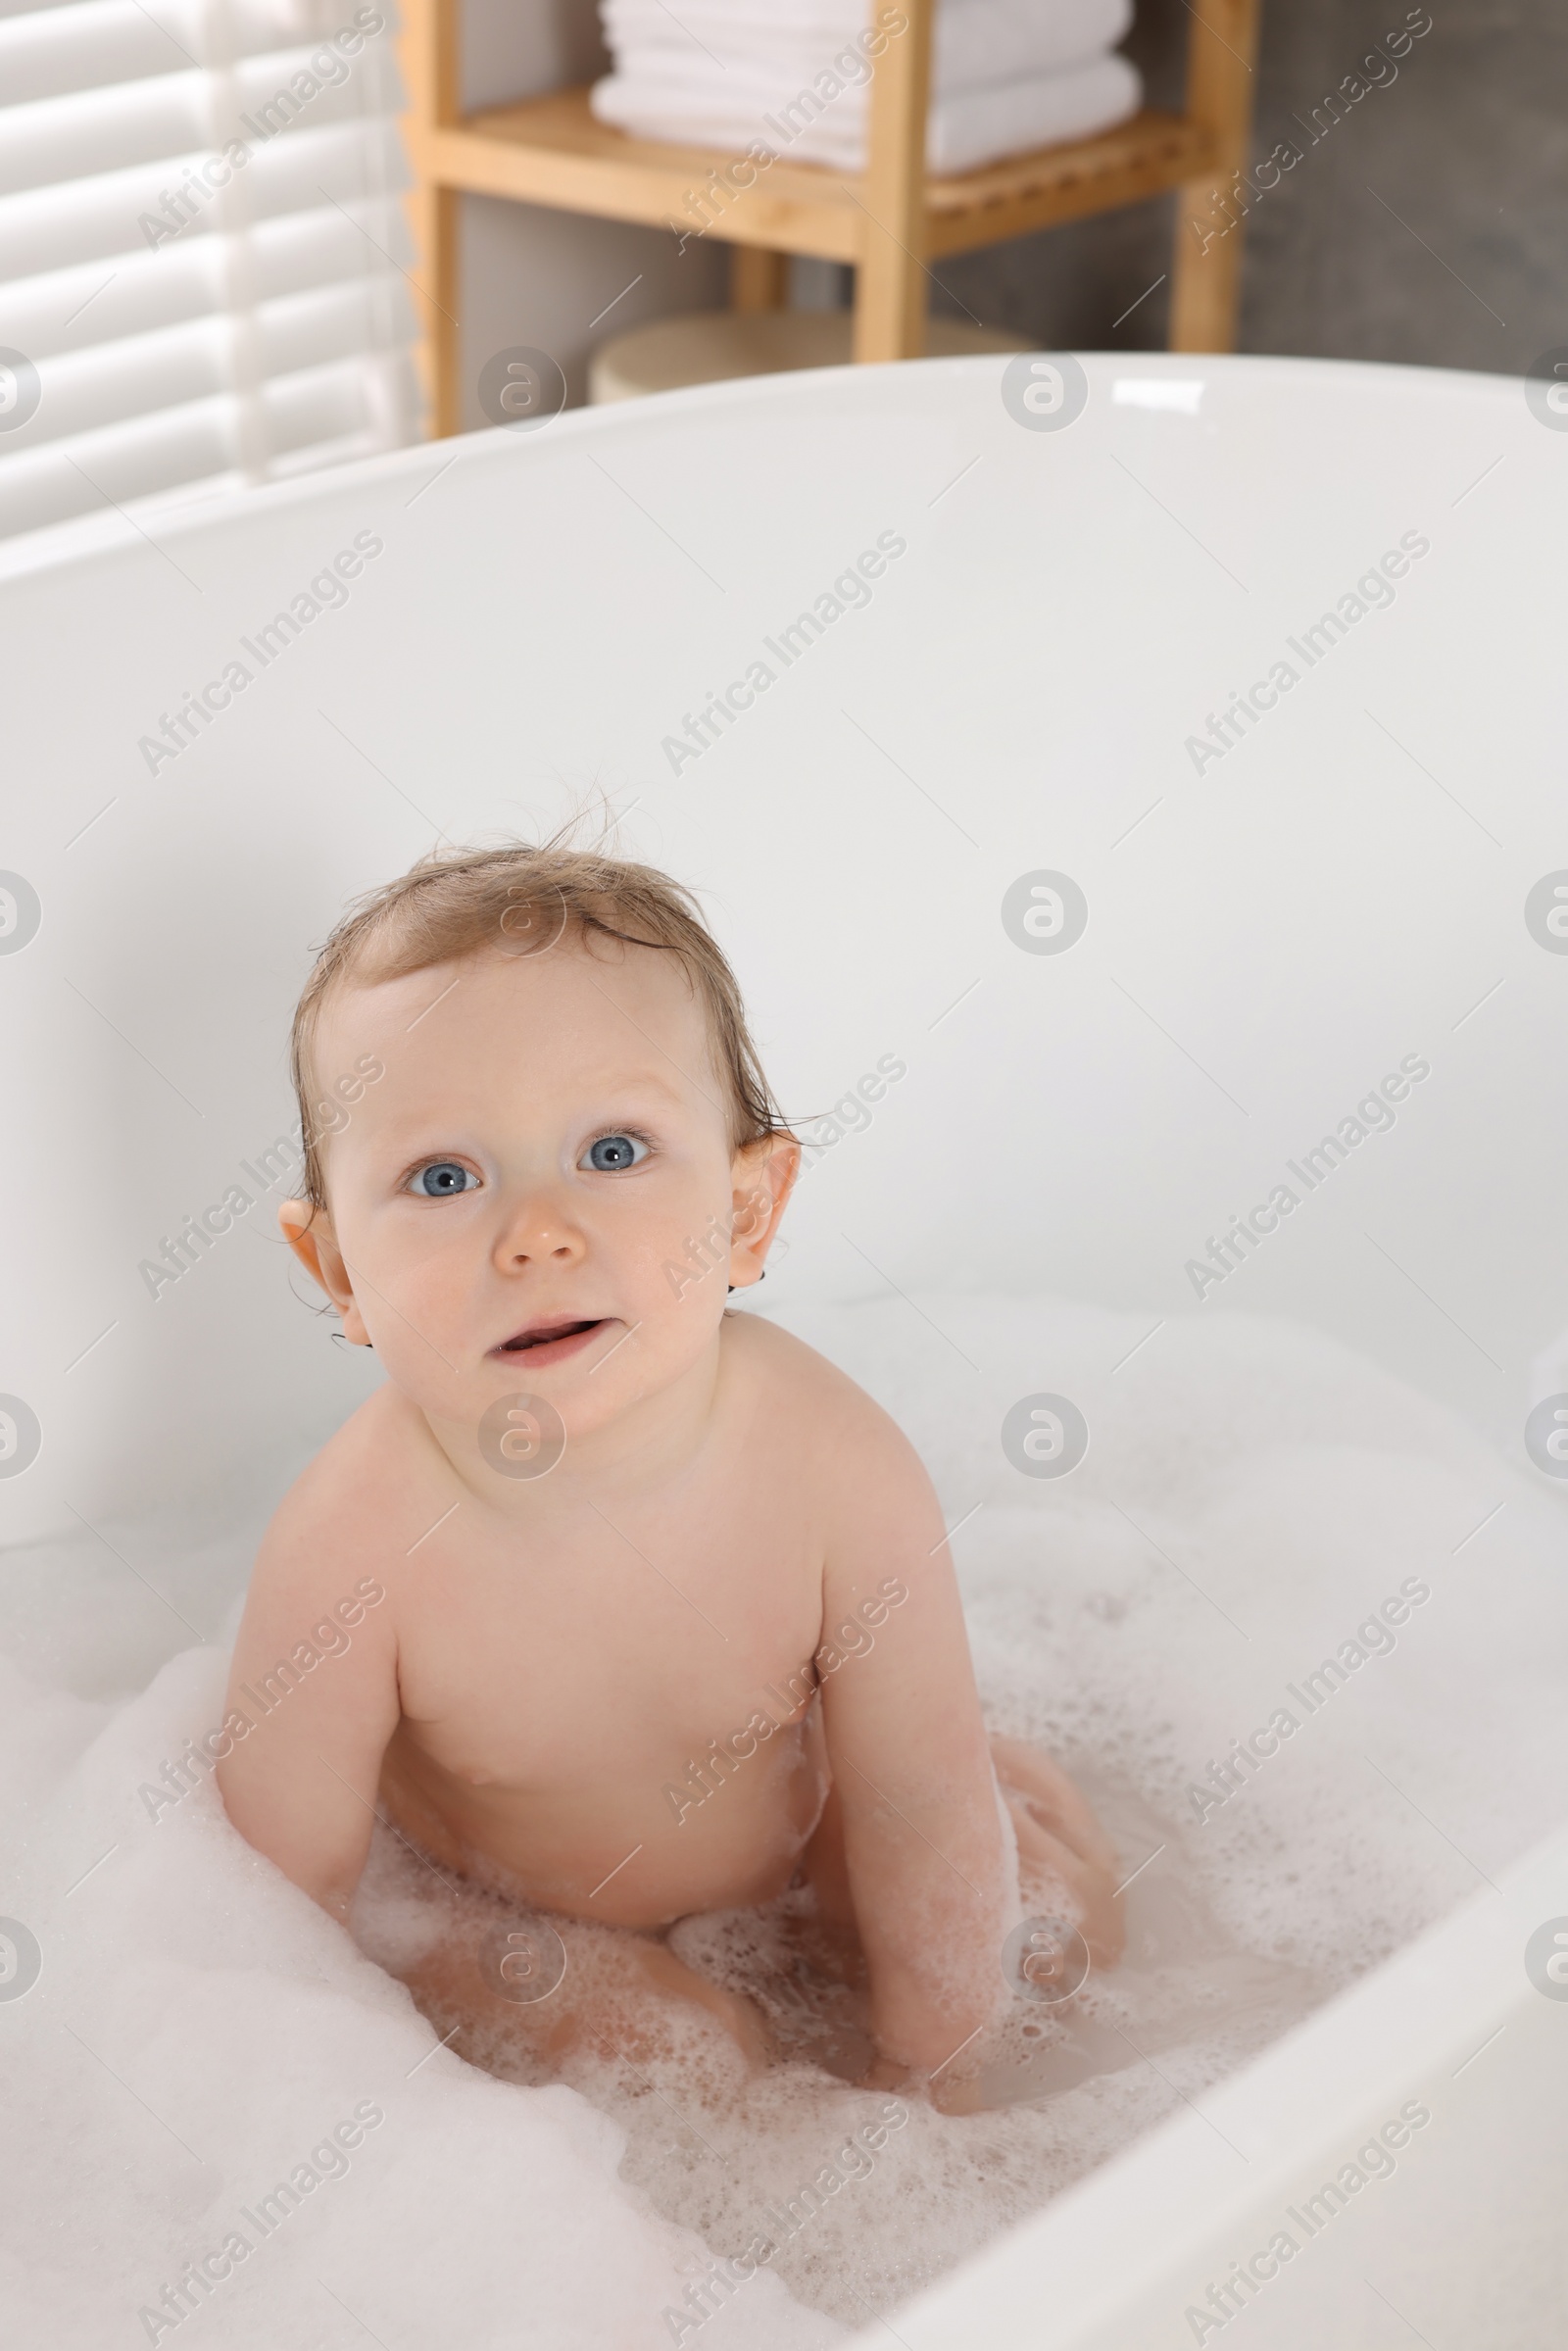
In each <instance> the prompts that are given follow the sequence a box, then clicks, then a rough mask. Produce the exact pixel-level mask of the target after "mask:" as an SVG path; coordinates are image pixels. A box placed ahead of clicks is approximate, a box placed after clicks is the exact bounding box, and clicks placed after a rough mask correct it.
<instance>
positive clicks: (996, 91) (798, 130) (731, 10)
mask: <svg viewBox="0 0 1568 2351" xmlns="http://www.w3.org/2000/svg"><path fill="white" fill-rule="evenodd" d="M1132 13H1133V7H1132V0H938V6H937V10H936V20H935V30H934V36H933V46H932V59H931V113H930V118H929V122H928V124H927V130H926V169H927V171H931V172H934V173H938V174H941V173H947V172H953V171H975V170H976V169H978V167H979V166H980V165H981V164H986V163H993V162H995V161H996V159H997V158H998V157H999V156H1004V155H1016V154H1019V153H1021V152H1024V151H1026V150H1027V149H1029V148H1031V147H1047V146H1050V145H1052V144H1053V143H1054V142H1055V141H1056V140H1058V139H1075V138H1088V137H1090V136H1092V135H1093V133H1094V132H1095V131H1097V130H1105V129H1108V128H1109V126H1110V125H1111V123H1113V122H1123V121H1125V119H1126V118H1127V116H1129V115H1132V114H1136V112H1137V111H1138V106H1139V102H1140V99H1141V97H1142V95H1143V90H1142V84H1141V82H1140V80H1139V77H1138V74H1137V72H1136V71H1135V69H1134V68H1133V67H1132V66H1130V65H1129V64H1128V62H1127V60H1126V59H1125V58H1124V57H1114V56H1112V55H1111V54H1110V52H1111V49H1112V46H1113V44H1114V43H1115V42H1117V41H1119V40H1120V39H1121V38H1122V36H1123V35H1124V34H1125V32H1126V30H1127V27H1128V25H1129V24H1131V22H1132ZM601 15H602V17H603V20H604V26H605V38H606V40H607V42H608V43H609V46H610V52H611V55H612V57H613V60H614V71H613V73H609V74H607V75H606V77H605V78H604V79H603V80H602V81H599V82H596V83H595V85H594V90H593V97H592V106H593V111H594V113H595V114H596V115H597V116H598V117H599V119H600V121H601V122H613V123H614V124H615V126H616V127H617V128H618V129H620V130H628V131H632V132H634V133H636V135H637V136H638V137H640V138H647V139H662V140H665V141H669V142H673V143H675V144H679V145H687V146H701V147H728V148H731V149H734V150H735V151H737V152H739V153H741V154H745V152H746V151H747V149H748V148H749V147H751V146H753V145H760V146H762V147H764V148H766V150H767V151H768V153H769V155H771V156H781V155H788V156H789V157H790V158H791V160H792V161H798V162H802V163H813V164H832V165H836V166H837V167H838V168H839V169H840V170H841V171H861V170H863V168H864V165H865V146H866V124H867V120H868V109H867V104H866V84H867V82H868V80H869V78H870V73H871V62H870V61H871V60H872V59H874V58H875V57H876V56H877V55H879V54H885V52H886V49H887V46H888V44H889V43H890V42H892V41H896V40H899V39H901V38H903V37H904V36H905V34H906V31H907V18H906V16H905V12H904V10H903V9H902V8H900V7H898V6H897V5H896V0H677V4H676V6H675V7H673V8H671V7H668V6H666V5H665V0H601Z"/></svg>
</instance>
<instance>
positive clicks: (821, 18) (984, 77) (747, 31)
mask: <svg viewBox="0 0 1568 2351" xmlns="http://www.w3.org/2000/svg"><path fill="white" fill-rule="evenodd" d="M600 13H601V16H602V18H603V21H604V27H605V38H606V40H607V42H608V43H609V46H610V52H611V55H612V57H613V59H614V61H615V69H616V71H617V73H639V72H640V71H641V69H642V68H643V67H644V66H647V67H648V68H649V69H650V70H651V71H654V72H659V71H662V66H663V61H664V60H665V59H666V58H667V59H668V60H670V61H671V62H672V63H673V65H675V66H676V67H678V68H679V69H681V70H682V71H684V70H685V69H686V68H688V67H690V68H695V69H697V70H703V69H706V70H707V71H708V72H710V73H711V72H714V71H716V70H718V69H719V68H722V69H724V70H726V71H728V72H734V71H737V70H740V71H743V72H744V71H745V70H746V69H748V68H750V70H751V71H752V73H765V74H766V75H767V76H768V78H769V79H772V78H774V77H775V76H776V78H777V79H779V80H780V81H785V80H790V79H792V78H793V79H794V81H795V82H796V83H797V85H799V84H800V83H801V82H808V83H809V82H810V81H811V80H812V79H813V78H814V77H815V75H816V74H818V73H821V71H822V70H823V68H824V67H827V66H831V65H832V64H833V61H834V59H835V58H836V57H837V58H844V56H845V52H846V50H847V49H849V47H850V44H851V43H852V42H854V43H858V51H859V59H860V60H863V57H864V42H863V39H861V38H860V36H862V35H863V34H864V33H865V31H866V30H867V27H868V25H869V24H870V18H871V13H872V12H871V8H870V6H869V4H868V0H680V5H679V7H678V9H677V11H676V12H675V14H673V15H672V14H671V12H670V11H669V9H668V8H666V7H665V6H664V4H663V0H603V6H602V8H601V11H600ZM1132 21H1133V0H941V5H940V6H939V7H938V8H937V11H936V18H935V24H934V26H933V31H932V43H931V87H932V89H933V90H934V91H935V92H936V93H937V94H938V95H939V96H940V97H948V96H951V94H952V93H953V92H954V91H956V90H961V89H980V88H985V87H992V88H994V87H995V86H996V85H997V84H998V83H999V82H1007V81H1013V80H1015V79H1018V78H1020V77H1024V78H1033V77H1034V76H1035V75H1037V74H1041V73H1055V72H1056V71H1057V69H1058V68H1060V67H1062V66H1075V65H1081V64H1082V63H1084V61H1085V60H1086V59H1088V58H1092V57H1098V56H1099V55H1100V54H1101V53H1102V52H1103V50H1106V49H1114V47H1115V46H1116V43H1117V42H1118V41H1119V40H1120V39H1121V38H1122V37H1123V35H1124V34H1125V33H1126V31H1127V29H1128V26H1129V25H1130V24H1132ZM840 70H841V72H843V73H846V74H848V73H862V74H863V73H864V72H865V71H866V68H865V66H864V64H863V63H862V62H858V61H857V60H856V59H855V57H854V53H853V52H852V54H851V57H850V58H849V59H847V60H846V62H845V64H844V66H843V67H841V69H840Z"/></svg>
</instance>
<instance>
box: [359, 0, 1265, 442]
mask: <svg viewBox="0 0 1568 2351" xmlns="http://www.w3.org/2000/svg"><path fill="white" fill-rule="evenodd" d="M902 5H903V7H904V10H905V13H906V15H907V18H908V20H909V24H908V30H907V32H906V33H904V34H902V35H901V36H900V37H899V38H897V39H896V40H893V41H891V42H890V43H889V44H888V46H887V48H886V49H885V50H884V51H883V54H882V56H881V57H880V58H879V59H878V60H877V62H876V66H875V69H874V72H873V76H872V82H871V110H870V126H869V142H868V145H869V159H868V163H867V168H866V170H865V171H863V172H862V173H860V174H858V175H854V174H848V173H845V172H841V171H835V170H833V169H831V168H830V167H826V166H822V165H815V164H800V163H791V162H790V161H789V160H788V158H787V157H780V158H779V160H778V161H777V162H775V163H773V164H772V165H770V166H769V167H768V169H767V170H766V171H762V172H761V173H760V174H759V176H758V178H757V180H756V182H755V184H754V185H752V186H751V187H749V188H746V189H744V190H743V191H741V192H740V193H738V194H735V195H733V196H730V197H728V198H727V199H726V201H725V204H724V207H723V210H722V212H721V213H719V214H718V216H717V218H716V219H715V220H714V221H713V224H712V225H711V227H710V228H709V229H708V231H707V233H708V235H710V236H711V237H712V238H714V239H715V240H721V241H723V242H724V243H726V244H728V245H729V246H730V247H731V251H732V269H731V300H732V303H733V305H734V307H735V308H736V309H738V310H774V309H778V308H781V307H782V306H783V304H784V302H785V299H786V270H785V264H786V260H787V257H788V256H789V255H790V254H792V253H804V254H816V255H818V256H820V257H822V258H823V259H825V260H828V261H837V262H848V263H850V264H851V265H852V266H853V267H854V269H855V271H856V302H855V356H856V358H857V360H861V361H867V360H868V361H877V360H897V359H909V358H912V357H914V356H915V355H916V354H917V353H918V352H919V351H920V350H921V349H922V348H923V337H924V329H925V315H926V295H927V287H928V283H929V280H928V278H927V275H926V271H925V269H924V267H923V266H922V265H923V264H924V263H926V262H929V261H935V260H938V259H939V258H941V257H942V256H943V255H946V254H953V253H966V252H970V251H972V250H973V249H974V248H975V247H976V246H980V245H994V244H1000V243H1001V242H1002V241H1003V240H1004V239H1005V238H1007V237H1016V236H1022V235H1024V234H1025V233H1027V232H1028V231H1029V230H1031V229H1037V228H1049V227H1053V226H1054V225H1056V224H1057V223H1059V222H1061V221H1064V220H1081V219H1083V218H1084V217H1085V215H1087V214H1090V213H1100V212H1109V211H1112V210H1114V209H1115V208H1116V207H1117V206H1119V205H1124V204H1136V203H1139V202H1141V201H1142V200H1143V199H1144V198H1145V197H1149V196H1157V195H1161V194H1164V193H1165V192H1167V191H1169V190H1174V191H1175V192H1176V195H1177V207H1176V215H1177V218H1176V237H1175V249H1174V254H1173V258H1172V263H1171V304H1170V321H1171V325H1170V348H1171V349H1172V350H1173V351H1228V350H1229V349H1230V348H1231V346H1232V344H1233V342H1234V340H1235V328H1236V305H1237V297H1238V293H1239V282H1240V262H1241V247H1242V232H1241V230H1240V228H1239V227H1238V228H1233V229H1232V230H1231V231H1230V232H1229V233H1228V234H1227V235H1225V236H1214V237H1211V238H1210V239H1209V240H1208V241H1207V246H1206V250H1204V246H1203V240H1202V239H1201V237H1200V236H1199V234H1198V233H1197V232H1196V231H1195V229H1194V228H1193V227H1192V225H1191V224H1190V221H1189V219H1188V215H1189V213H1192V214H1194V215H1202V216H1205V217H1206V216H1207V214H1208V212H1209V200H1210V198H1211V196H1212V195H1213V194H1214V192H1215V191H1216V190H1217V189H1218V188H1219V187H1220V186H1221V185H1222V184H1223V183H1224V182H1225V181H1227V180H1228V179H1229V177H1230V174H1231V173H1232V171H1235V170H1239V169H1241V168H1243V167H1245V164H1246V161H1247V141H1248V136H1249V131H1250V122H1251V86H1252V64H1253V58H1254V54H1255V50H1256V41H1257V16H1258V7H1259V0H1183V5H1184V6H1185V7H1186V10H1187V14H1188V16H1189V17H1190V19H1191V30H1190V33H1189V47H1188V67H1187V93H1186V104H1185V109H1184V111H1183V112H1182V113H1181V114H1180V115H1172V114H1162V113H1158V112H1155V111H1153V110H1150V109H1146V110H1145V112H1144V113H1142V114H1140V115H1137V116H1136V117H1134V119H1133V120H1132V121H1131V122H1123V123H1120V124H1118V125H1117V127H1116V128H1115V129H1113V130H1107V131H1103V132H1102V133H1101V134H1100V135H1099V136H1098V137H1096V138H1092V139H1080V140H1073V141H1069V142H1067V143H1066V144H1064V145H1060V146H1055V147H1046V148H1042V149H1040V150H1039V151H1038V152H1037V153H1035V154H1031V155H1021V156H1011V157H1008V158H1007V159H1005V161H1004V162H1002V163H997V164H988V165H987V166H985V167H984V169H983V170H981V171H968V172H965V173H963V174H962V175H961V176H959V177H956V178H950V179H936V178H930V177H928V176H927V174H926V171H925V119H926V110H927V102H928V96H929V89H930V56H931V18H932V10H933V5H934V0H902ZM458 6H459V0H405V16H404V30H403V33H402V36H401V42H400V49H401V58H402V65H403V72H404V78H405V82H406V85H407V88H408V92H409V112H408V114H407V115H406V116H405V118H404V128H405V132H406V134H407V139H408V146H409V154H410V160H411V162H412V164H413V168H414V171H415V173H416V186H415V188H414V190H413V193H412V195H411V198H410V203H411V208H412V214H413V222H414V231H415V237H416V242H417V247H418V255H419V269H420V277H421V293H422V297H423V302H424V310H425V332H426V368H427V384H428V390H429V394H430V408H431V423H432V429H433V431H435V432H436V433H437V434H446V433H451V432H456V431H457V430H458V427H459V389H460V387H459V383H458V366H459V351H458V327H457V319H458V317H459V315H460V290H459V285H458V241H457V207H458V204H459V201H460V199H461V197H462V196H463V195H464V194H475V195H485V196H503V197H510V198H512V199H514V200H515V201H516V202H519V203H526V204H539V205H548V206H553V207H555V208H556V209H558V210H561V211H564V212H576V213H591V214H596V215H598V216H600V217H601V218H604V219H609V220H633V221H640V222H643V223H645V224H647V225H650V226H664V225H666V224H667V223H668V222H669V221H671V220H683V221H691V222H693V224H694V225H695V222H694V220H693V216H692V214H691V213H690V212H689V211H688V210H687V202H688V198H689V197H690V196H691V194H692V193H693V192H694V191H701V190H702V189H704V188H705V187H706V186H708V185H709V184H710V181H711V174H712V173H713V172H714V171H720V170H722V169H723V168H725V167H726V166H728V165H729V164H731V163H732V162H733V160H734V158H733V155H732V153H731V152H730V151H728V150H721V149H705V148H697V147H677V146H665V145H662V144H655V143H654V142H653V141H651V140H647V139H635V138H629V137H627V136H626V135H625V133H623V132H621V131H618V130H613V129H612V128H610V127H609V125H608V124H606V123H603V122H596V121H595V119H594V117H593V116H592V115H591V114H590V112H589V110H588V92H587V90H586V88H580V89H568V90H559V91H555V92H553V93H551V95H549V96H548V97H543V98H533V99H529V100H528V101H527V102H526V103H525V104H523V105H520V106H503V107H494V108H489V109H487V110H486V111H485V112H483V113H481V114H474V115H469V116H466V117H464V116H461V115H460V114H459V111H458V105H457V89H458V70H457V69H458V38H459V23H458Z"/></svg>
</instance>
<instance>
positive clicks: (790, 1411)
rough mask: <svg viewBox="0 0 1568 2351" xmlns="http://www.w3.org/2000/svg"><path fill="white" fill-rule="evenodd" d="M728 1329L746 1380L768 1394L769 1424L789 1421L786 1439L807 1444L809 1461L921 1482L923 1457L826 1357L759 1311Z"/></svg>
mask: <svg viewBox="0 0 1568 2351" xmlns="http://www.w3.org/2000/svg"><path fill="white" fill-rule="evenodd" d="M725 1329H726V1332H728V1331H730V1330H733V1331H734V1332H735V1335H736V1341H737V1349H738V1352H740V1353H741V1355H742V1359H743V1361H744V1364H745V1368H746V1371H747V1373H748V1375H749V1376H750V1377H751V1378H752V1379H753V1380H754V1381H756V1382H758V1383H760V1384H761V1385H763V1386H765V1388H766V1389H767V1391H768V1402H769V1406H770V1409H771V1410H772V1412H773V1413H775V1414H776V1415H777V1416H778V1417H776V1418H775V1419H774V1421H773V1424H772V1425H773V1426H774V1427H775V1428H777V1429H778V1430H779V1432H780V1434H781V1435H782V1434H783V1433H784V1424H785V1422H786V1421H787V1422H788V1436H789V1441H790V1442H791V1443H792V1444H797V1443H799V1442H801V1441H802V1440H803V1439H804V1440H805V1441H806V1442H808V1443H809V1445H811V1448H812V1450H811V1453H810V1454H809V1456H807V1457H808V1458H811V1459H813V1460H814V1461H815V1462H816V1463H818V1464H820V1465H822V1466H823V1467H826V1465H827V1464H828V1463H829V1462H843V1461H845V1460H849V1461H851V1462H853V1463H854V1464H855V1466H856V1469H857V1471H858V1473H859V1474H862V1475H863V1473H864V1471H865V1470H866V1469H867V1468H876V1469H879V1470H881V1471H883V1472H885V1473H886V1474H888V1475H891V1476H899V1475H903V1476H908V1477H912V1478H914V1479H916V1480H918V1481H920V1482H921V1483H923V1482H924V1480H925V1470H924V1468H923V1466H922V1464H921V1461H920V1457H919V1455H918V1453H916V1451H915V1449H914V1447H913V1445H910V1443H909V1441H908V1439H907V1437H906V1436H905V1434H904V1431H903V1430H902V1429H901V1428H900V1427H899V1424H898V1422H897V1421H896V1420H895V1419H894V1418H893V1416H892V1414H891V1413H890V1412H887V1411H884V1409H883V1407H882V1406H881V1405H880V1404H879V1403H878V1402H877V1401H876V1398H875V1397H874V1396H867V1394H866V1392H865V1390H864V1389H863V1388H861V1387H859V1386H858V1384H857V1383H856V1382H855V1381H854V1380H852V1379H851V1378H850V1375H849V1373H848V1372H846V1371H841V1370H840V1369H839V1366H838V1365H837V1364H836V1363H830V1362H829V1361H828V1359H827V1357H826V1355H819V1354H818V1353H817V1351H816V1349H815V1347H808V1345H807V1344H806V1341H805V1340H804V1339H797V1338H796V1337H795V1335H794V1333H793V1332H792V1331H786V1330H782V1329H781V1328H780V1327H779V1325H778V1324H777V1323H774V1322H768V1321H766V1320H764V1318H763V1317H762V1316H761V1315H760V1314H735V1315H732V1316H731V1317H730V1320H729V1322H728V1323H727V1324H726V1325H725Z"/></svg>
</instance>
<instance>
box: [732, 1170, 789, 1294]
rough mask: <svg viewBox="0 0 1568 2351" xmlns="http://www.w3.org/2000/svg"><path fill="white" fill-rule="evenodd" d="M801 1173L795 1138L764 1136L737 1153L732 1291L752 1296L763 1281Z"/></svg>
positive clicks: (733, 1199)
mask: <svg viewBox="0 0 1568 2351" xmlns="http://www.w3.org/2000/svg"><path fill="white" fill-rule="evenodd" d="M800 1169H801V1147H800V1145H799V1144H798V1143H797V1142H796V1141H795V1140H794V1138H793V1137H792V1136H788V1135H763V1136H762V1137H761V1138H760V1140H759V1141H758V1142H756V1143H748V1144H746V1145H745V1146H744V1147H743V1148H742V1149H741V1150H740V1151H737V1152H736V1154H735V1157H734V1161H733V1163H732V1166H731V1182H732V1185H733V1196H732V1201H731V1219H732V1221H731V1226H730V1251H729V1286H730V1288H731V1289H732V1290H749V1289H750V1288H751V1287H752V1285H753V1284H754V1283H756V1282H760V1280H761V1278H762V1269H763V1261H764V1259H765V1258H766V1256H767V1252H768V1250H769V1249H771V1248H772V1246H773V1237H774V1235H775V1234H776V1233H777V1231H778V1228H779V1222H780V1219H781V1218H782V1216H783V1214H784V1207H785V1203H786V1201H787V1200H788V1199H789V1197H790V1194H791V1193H792V1192H793V1191H794V1189H795V1179H796V1177H797V1176H798V1175H799V1173H800Z"/></svg>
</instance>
